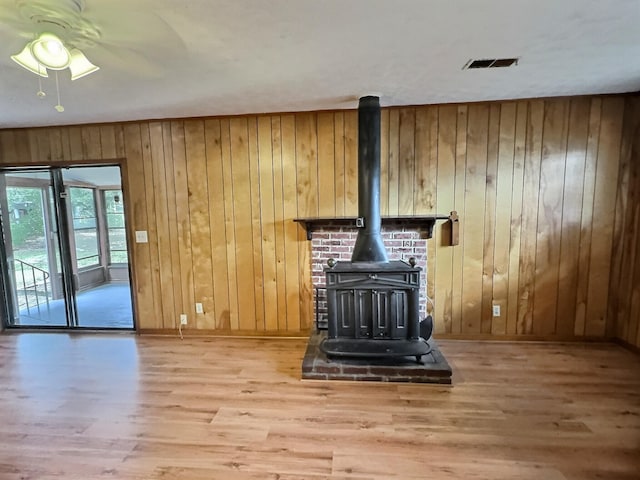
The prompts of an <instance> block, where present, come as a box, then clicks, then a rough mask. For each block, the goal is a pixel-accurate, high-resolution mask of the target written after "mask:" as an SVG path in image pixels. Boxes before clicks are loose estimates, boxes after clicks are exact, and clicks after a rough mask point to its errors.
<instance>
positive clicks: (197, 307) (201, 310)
mask: <svg viewBox="0 0 640 480" xmlns="http://www.w3.org/2000/svg"><path fill="white" fill-rule="evenodd" d="M196 313H204V308H202V304H201V303H196Z"/></svg>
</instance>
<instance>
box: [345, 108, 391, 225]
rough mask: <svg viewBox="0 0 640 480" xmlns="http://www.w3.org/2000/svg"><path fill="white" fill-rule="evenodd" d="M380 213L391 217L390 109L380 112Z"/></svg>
mask: <svg viewBox="0 0 640 480" xmlns="http://www.w3.org/2000/svg"><path fill="white" fill-rule="evenodd" d="M336 168H337V167H336ZM380 213H381V215H389V110H388V109H384V110H382V111H381V112H380Z"/></svg>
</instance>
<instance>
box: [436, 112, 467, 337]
mask: <svg viewBox="0 0 640 480" xmlns="http://www.w3.org/2000/svg"><path fill="white" fill-rule="evenodd" d="M456 126H457V127H456V170H455V177H454V179H453V185H454V197H455V200H454V204H453V206H454V209H455V210H456V211H457V212H458V216H459V217H460V218H462V219H464V218H466V215H465V201H464V198H465V192H466V187H465V184H466V177H467V128H468V107H467V106H465V105H461V106H459V107H458V112H457V123H456ZM443 180H444V179H443ZM440 208H444V205H441V207H440ZM465 223H466V222H465V221H464V220H463V221H462V222H460V223H459V229H460V230H459V236H460V240H461V244H460V245H459V246H457V247H456V248H454V249H453V271H452V272H451V275H452V277H453V278H452V289H453V295H452V299H451V317H452V318H451V333H454V334H457V333H462V310H463V305H462V287H463V283H462V280H463V271H464V238H465V231H466V226H465Z"/></svg>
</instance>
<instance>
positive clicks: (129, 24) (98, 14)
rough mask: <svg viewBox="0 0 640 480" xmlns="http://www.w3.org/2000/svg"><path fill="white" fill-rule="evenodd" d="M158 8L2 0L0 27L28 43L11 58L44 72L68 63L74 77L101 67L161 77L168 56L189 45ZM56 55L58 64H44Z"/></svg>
mask: <svg viewBox="0 0 640 480" xmlns="http://www.w3.org/2000/svg"><path fill="white" fill-rule="evenodd" d="M155 10H157V8H156V9H155ZM155 10H154V4H153V2H151V1H146V0H136V1H135V2H131V1H128V0H88V1H85V0H0V30H5V31H7V32H8V33H10V34H11V35H12V36H14V37H18V38H22V39H23V40H24V41H25V43H26V45H24V46H23V47H22V46H21V48H22V50H21V51H19V52H11V53H12V56H13V57H15V58H14V60H15V61H17V62H18V63H20V64H21V65H22V66H23V67H25V68H27V69H29V70H31V71H32V72H33V73H36V74H38V75H40V76H45V77H46V76H47V73H46V69H47V68H49V69H53V70H61V69H64V68H67V67H68V68H69V69H70V72H71V79H72V80H74V79H77V78H80V77H82V76H84V75H88V74H89V73H92V72H94V71H96V70H97V69H98V67H97V66H98V65H100V66H101V67H108V68H109V69H118V70H126V71H127V73H128V74H133V75H136V74H138V75H141V76H145V77H149V76H157V75H160V74H161V73H162V69H163V68H164V66H165V65H166V59H167V58H168V57H170V56H172V55H183V54H184V51H185V50H186V48H185V46H184V43H183V41H182V39H181V38H180V36H179V35H178V34H177V32H176V31H175V30H174V29H173V28H172V27H171V26H170V25H169V24H168V23H167V22H166V21H165V20H164V19H163V18H162V17H161V16H160V15H159V14H158V13H156V11H155ZM60 53H62V55H61V56H60ZM53 54H57V55H58V57H57V58H58V60H57V63H56V62H54V61H51V63H50V64H46V63H44V62H42V59H46V58H48V57H47V55H49V56H51V55H53ZM33 57H36V61H35V63H34V61H33V59H32V58H33ZM19 60H22V61H19ZM94 62H95V63H94ZM39 65H40V66H39ZM61 65H64V66H63V67H62V68H60V66H61ZM29 66H30V67H31V68H29ZM42 66H44V67H45V68H42Z"/></svg>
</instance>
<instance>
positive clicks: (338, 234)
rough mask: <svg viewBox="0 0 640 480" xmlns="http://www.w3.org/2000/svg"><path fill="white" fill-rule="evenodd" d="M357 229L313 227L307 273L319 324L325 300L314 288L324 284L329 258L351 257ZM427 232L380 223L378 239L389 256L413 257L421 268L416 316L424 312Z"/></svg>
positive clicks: (407, 259)
mask: <svg viewBox="0 0 640 480" xmlns="http://www.w3.org/2000/svg"><path fill="white" fill-rule="evenodd" d="M357 234H358V233H357V230H356V229H354V228H349V227H337V226H326V227H319V228H317V229H314V231H313V238H312V240H311V276H312V282H313V287H314V311H315V309H316V307H317V312H314V313H316V316H315V317H314V318H317V319H319V324H320V326H323V325H326V314H327V302H326V296H325V292H324V290H320V291H319V293H318V298H315V295H316V292H317V291H316V288H317V287H320V288H321V289H322V288H324V287H325V276H324V268H325V267H326V265H327V260H328V259H329V258H335V259H336V260H338V261H349V260H351V252H352V251H353V246H354V244H355V241H356V236H357ZM426 236H427V233H426V232H425V231H424V230H423V229H421V228H419V227H409V228H407V227H398V226H383V227H382V239H383V241H384V246H385V247H386V249H387V254H388V256H389V260H404V261H405V262H408V261H409V258H410V257H415V259H416V265H417V266H419V267H420V268H422V274H421V276H420V310H419V312H420V318H424V317H425V316H426V312H427V298H426V279H427V238H426Z"/></svg>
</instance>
